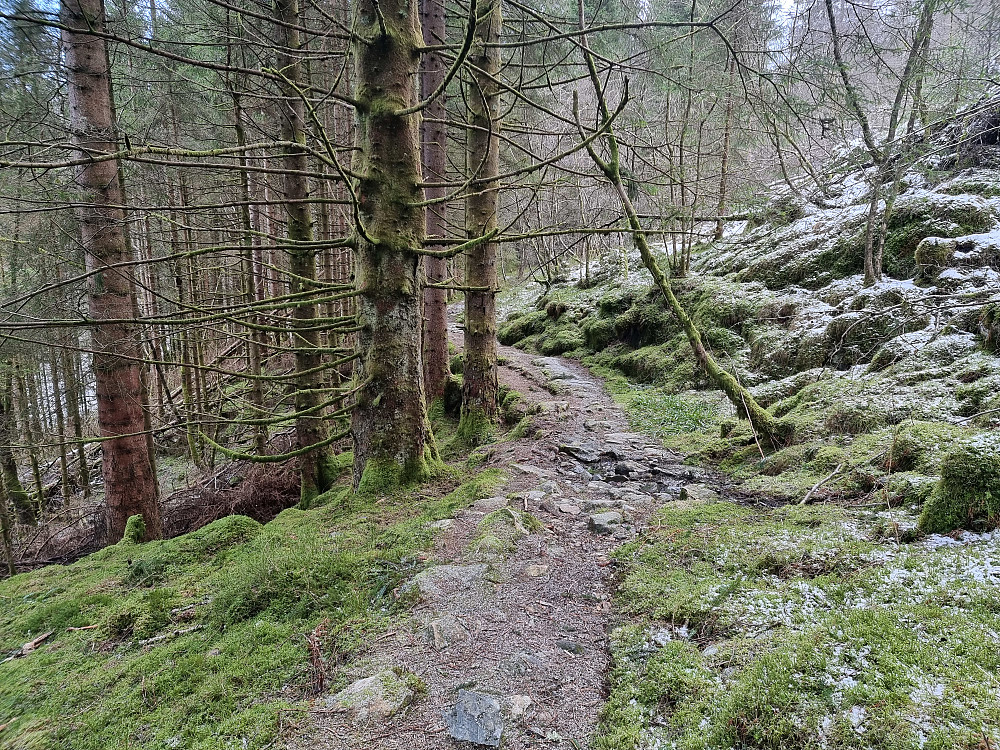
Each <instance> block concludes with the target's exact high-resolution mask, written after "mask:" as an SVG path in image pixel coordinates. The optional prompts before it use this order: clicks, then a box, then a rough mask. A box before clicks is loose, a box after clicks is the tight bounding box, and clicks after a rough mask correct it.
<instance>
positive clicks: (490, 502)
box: [472, 496, 507, 513]
mask: <svg viewBox="0 0 1000 750" xmlns="http://www.w3.org/2000/svg"><path fill="white" fill-rule="evenodd" d="M506 505H507V498H506V497H500V496H496V497H483V498H480V499H479V500H476V502H474V503H473V504H472V507H473V509H474V510H481V511H483V512H485V513H492V512H493V511H495V510H500V508H503V507H506Z"/></svg>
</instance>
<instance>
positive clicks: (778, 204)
mask: <svg viewBox="0 0 1000 750" xmlns="http://www.w3.org/2000/svg"><path fill="white" fill-rule="evenodd" d="M805 215H806V204H805V201H804V200H802V199H801V198H800V197H799V196H797V195H795V194H793V193H785V194H782V195H778V196H776V197H774V198H772V199H771V200H770V201H768V202H767V204H766V205H765V206H764V207H763V209H762V210H761V211H760V212H758V213H756V214H754V215H753V216H752V217H751V218H750V220H749V225H750V227H751V228H753V227H759V226H763V225H764V224H770V225H771V226H774V227H784V226H788V225H789V224H791V223H792V222H793V221H798V220H799V219H801V218H802V217H804V216H805Z"/></svg>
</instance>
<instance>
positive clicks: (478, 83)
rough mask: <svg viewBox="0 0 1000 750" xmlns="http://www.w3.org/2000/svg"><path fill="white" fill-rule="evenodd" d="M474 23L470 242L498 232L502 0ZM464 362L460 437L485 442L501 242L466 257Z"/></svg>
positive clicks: (493, 383) (493, 379)
mask: <svg viewBox="0 0 1000 750" xmlns="http://www.w3.org/2000/svg"><path fill="white" fill-rule="evenodd" d="M484 6H485V7H483V8H482V12H481V13H480V14H479V17H478V18H477V19H476V29H475V39H474V41H473V46H472V52H471V54H470V55H469V64H470V66H471V68H472V71H473V72H472V73H471V74H470V80H469V82H468V86H467V93H466V97H465V99H466V105H467V106H468V108H469V128H468V135H467V141H466V143H467V149H466V168H467V169H468V171H469V174H470V176H471V177H472V178H473V180H472V182H471V184H470V186H469V196H468V198H466V201H465V231H466V234H467V236H468V238H469V239H470V240H475V239H476V238H478V237H483V236H486V235H489V234H492V233H495V232H496V231H497V199H498V194H499V182H498V179H497V177H498V175H499V173H500V134H499V131H500V121H499V115H498V109H499V102H500V92H499V84H498V83H497V81H496V79H497V77H498V76H499V73H500V50H499V48H498V47H497V43H498V42H499V40H500V26H501V23H502V18H501V16H500V2H499V0H487V2H486V3H484ZM465 283H466V284H467V285H468V286H469V287H473V288H476V289H477V290H476V291H471V290H470V291H466V293H465V351H464V356H465V361H464V362H463V363H462V377H463V383H462V417H461V421H460V422H459V426H458V434H459V436H460V437H461V438H462V439H464V440H466V441H467V442H469V443H472V444H477V443H482V442H485V441H486V440H487V439H488V438H489V436H490V434H491V433H492V431H493V428H494V425H495V424H496V421H497V413H498V405H497V316H496V287H497V242H496V240H495V238H494V239H490V240H487V241H484V242H479V243H478V244H476V245H473V246H472V247H470V248H469V249H468V250H467V251H466V255H465Z"/></svg>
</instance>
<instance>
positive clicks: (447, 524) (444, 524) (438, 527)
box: [427, 518, 455, 531]
mask: <svg viewBox="0 0 1000 750" xmlns="http://www.w3.org/2000/svg"><path fill="white" fill-rule="evenodd" d="M454 523H455V519H454V518H442V519H441V520H440V521H434V522H433V523H429V524H427V527H428V528H430V529H434V530H435V531H444V530H445V529H450V528H451V527H452V525H453V524H454Z"/></svg>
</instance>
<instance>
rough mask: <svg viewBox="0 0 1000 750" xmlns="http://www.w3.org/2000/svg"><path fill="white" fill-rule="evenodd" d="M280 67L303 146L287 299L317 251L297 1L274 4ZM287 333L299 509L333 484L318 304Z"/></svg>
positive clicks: (291, 203) (288, 136)
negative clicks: (292, 362)
mask: <svg viewBox="0 0 1000 750" xmlns="http://www.w3.org/2000/svg"><path fill="white" fill-rule="evenodd" d="M274 8H275V19H276V20H277V21H278V35H279V38H280V40H281V41H280V44H279V46H278V67H279V69H280V70H281V74H282V76H283V82H282V86H281V88H282V96H283V97H284V99H283V100H282V101H281V104H280V109H281V132H282V138H283V139H284V140H285V141H288V142H294V143H297V144H302V147H298V146H290V147H288V148H286V149H285V152H284V157H283V162H284V166H285V169H286V170H287V171H286V172H285V176H284V181H285V213H286V216H287V218H288V244H289V250H288V254H289V259H290V270H291V290H290V291H291V293H292V294H300V293H302V292H309V291H312V290H315V289H316V288H317V285H316V248H315V246H314V245H313V220H312V209H311V207H310V204H309V202H308V200H309V180H308V178H307V177H306V172H307V171H308V170H309V159H308V156H307V152H306V150H305V148H304V146H305V141H306V133H305V102H304V101H303V100H302V96H303V95H302V93H301V91H302V87H303V76H302V64H301V61H300V59H299V55H300V54H301V53H300V46H301V45H300V41H299V32H298V30H297V28H296V27H297V26H298V25H299V4H298V0H277V2H276V3H275V6H274ZM291 333H292V337H293V342H294V343H293V345H294V348H295V373H296V374H295V411H296V413H297V417H296V419H295V435H296V438H297V440H298V447H299V448H300V449H301V448H309V447H311V446H313V448H312V450H310V451H308V452H307V453H304V454H302V455H301V456H299V472H300V476H301V481H302V484H301V493H300V497H301V500H300V502H301V504H302V505H303V506H304V507H305V506H308V505H309V503H310V502H312V500H313V499H314V498H315V497H316V496H317V495H319V494H322V493H323V492H326V491H327V490H328V489H330V487H332V486H333V483H334V481H335V479H336V472H335V470H334V467H333V464H332V462H331V461H330V449H329V446H328V445H326V444H325V441H326V440H327V436H328V429H327V425H326V422H325V420H324V415H323V411H322V403H323V394H324V392H325V391H324V388H323V383H324V376H323V369H322V366H323V362H322V359H321V357H320V351H319V332H318V331H317V330H316V304H315V302H307V301H306V300H303V299H297V300H296V301H295V304H294V306H293V307H292V326H291Z"/></svg>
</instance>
